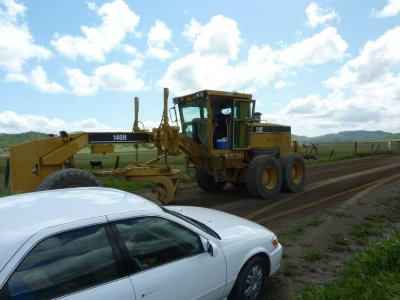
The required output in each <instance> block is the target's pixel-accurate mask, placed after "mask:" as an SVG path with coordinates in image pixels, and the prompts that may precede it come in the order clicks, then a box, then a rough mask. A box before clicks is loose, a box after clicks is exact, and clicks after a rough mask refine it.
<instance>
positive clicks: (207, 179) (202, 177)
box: [196, 168, 226, 193]
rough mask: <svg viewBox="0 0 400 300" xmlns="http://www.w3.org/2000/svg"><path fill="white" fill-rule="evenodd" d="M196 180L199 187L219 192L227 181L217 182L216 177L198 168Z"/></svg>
mask: <svg viewBox="0 0 400 300" xmlns="http://www.w3.org/2000/svg"><path fill="white" fill-rule="evenodd" d="M196 180H197V184H198V185H199V187H200V188H201V189H202V190H204V191H206V192H209V193H217V192H220V191H222V189H223V188H224V187H225V185H226V182H225V181H219V182H215V179H214V177H212V176H210V175H208V173H207V172H205V171H203V170H200V169H198V168H196Z"/></svg>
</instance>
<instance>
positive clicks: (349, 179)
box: [174, 155, 400, 227]
mask: <svg viewBox="0 0 400 300" xmlns="http://www.w3.org/2000/svg"><path fill="white" fill-rule="evenodd" d="M399 178H400V157H399V156H397V155H385V156H376V157H366V158H358V159H352V160H346V161H339V162H334V163H327V164H322V165H317V166H311V167H309V168H308V176H307V182H306V188H305V190H304V191H303V192H301V193H297V194H291V193H281V194H280V195H279V196H278V197H277V198H275V199H273V200H260V199H254V198H252V197H251V196H249V195H248V193H247V192H246V190H245V189H244V188H237V187H233V186H227V187H226V188H225V189H224V190H223V191H222V192H221V193H218V194H212V193H206V192H204V191H202V190H201V189H200V188H198V187H197V185H192V186H190V187H185V188H182V189H179V191H178V193H177V195H176V199H175V201H174V205H194V206H202V207H210V208H215V209H218V210H221V211H226V212H229V213H233V214H235V215H238V216H241V217H244V218H246V219H250V220H253V221H255V222H257V223H260V224H263V225H266V226H268V227H275V226H278V225H279V224H282V223H284V222H287V221H290V220H293V219H295V218H297V217H302V216H304V215H306V214H310V213H313V212H316V211H318V210H320V209H321V208H323V207H327V206H330V205H333V204H336V203H339V202H342V201H346V200H347V199H349V198H351V197H353V196H354V195H355V194H358V193H360V192H361V191H363V190H364V191H366V190H371V189H373V188H376V187H378V186H380V185H383V184H385V183H388V182H390V181H394V180H396V179H399Z"/></svg>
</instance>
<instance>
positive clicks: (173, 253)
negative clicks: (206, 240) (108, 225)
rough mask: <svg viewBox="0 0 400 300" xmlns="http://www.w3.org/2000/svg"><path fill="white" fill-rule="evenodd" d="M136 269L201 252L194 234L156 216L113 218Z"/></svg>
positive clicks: (140, 269) (198, 238)
mask: <svg viewBox="0 0 400 300" xmlns="http://www.w3.org/2000/svg"><path fill="white" fill-rule="evenodd" d="M115 224H116V227H117V229H118V231H119V233H120V235H121V237H122V239H123V241H124V243H125V246H126V248H127V249H128V253H129V256H130V258H131V259H132V262H133V263H134V266H135V268H136V270H137V271H142V270H146V269H149V268H153V267H156V266H159V265H162V264H165V263H168V262H171V261H174V260H178V259H182V258H185V257H188V256H192V255H195V254H198V253H202V252H204V248H203V246H202V243H201V241H200V237H199V235H198V234H196V233H194V232H192V231H191V230H189V229H187V228H185V227H183V226H181V225H179V224H176V223H174V222H171V221H169V220H165V219H162V218H157V217H146V218H137V219H130V220H124V221H118V222H115Z"/></svg>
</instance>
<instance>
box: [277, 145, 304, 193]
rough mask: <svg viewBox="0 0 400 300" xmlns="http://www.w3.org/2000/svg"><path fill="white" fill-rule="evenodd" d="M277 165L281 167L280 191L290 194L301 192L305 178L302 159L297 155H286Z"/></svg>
mask: <svg viewBox="0 0 400 300" xmlns="http://www.w3.org/2000/svg"><path fill="white" fill-rule="evenodd" d="M279 163H280V165H281V167H282V190H284V191H287V192H292V193H296V192H300V191H302V190H303V189H304V184H305V181H306V177H307V168H306V163H305V162H304V159H303V157H302V156H301V155H300V154H298V153H286V154H283V155H282V156H281V158H280V159H279Z"/></svg>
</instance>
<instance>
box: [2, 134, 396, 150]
mask: <svg viewBox="0 0 400 300" xmlns="http://www.w3.org/2000/svg"><path fill="white" fill-rule="evenodd" d="M45 137H47V134H46V133H41V132H34V131H30V132H24V133H19V134H8V133H0V148H8V147H10V146H11V145H16V144H20V143H24V142H27V141H32V140H36V139H41V138H45ZM292 139H293V140H297V141H299V142H300V143H304V142H307V143H317V144H318V143H343V142H354V141H358V142H366V141H379V140H399V141H400V133H390V132H385V131H381V130H377V131H366V130H357V131H342V132H338V133H330V134H326V135H321V136H316V137H307V136H301V135H294V134H293V135H292Z"/></svg>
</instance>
